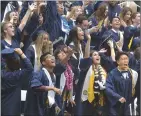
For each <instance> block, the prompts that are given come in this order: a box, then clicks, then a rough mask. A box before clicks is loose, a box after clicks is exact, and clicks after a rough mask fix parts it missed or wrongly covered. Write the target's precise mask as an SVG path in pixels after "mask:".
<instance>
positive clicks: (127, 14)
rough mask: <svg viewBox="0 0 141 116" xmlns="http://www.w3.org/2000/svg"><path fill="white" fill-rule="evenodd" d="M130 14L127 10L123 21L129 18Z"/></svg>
mask: <svg viewBox="0 0 141 116" xmlns="http://www.w3.org/2000/svg"><path fill="white" fill-rule="evenodd" d="M131 14H132V13H131V12H130V11H128V12H127V13H126V14H125V16H124V20H125V21H128V20H130V18H131Z"/></svg>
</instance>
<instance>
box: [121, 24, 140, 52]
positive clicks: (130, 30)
mask: <svg viewBox="0 0 141 116" xmlns="http://www.w3.org/2000/svg"><path fill="white" fill-rule="evenodd" d="M139 36H140V28H137V27H133V26H128V27H126V28H125V29H124V45H123V50H124V51H129V50H130V49H129V48H128V45H129V43H130V40H131V39H132V37H133V38H135V37H139ZM133 44H134V39H133V42H132V44H131V48H132V45H133Z"/></svg>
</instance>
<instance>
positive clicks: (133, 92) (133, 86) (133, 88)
mask: <svg viewBox="0 0 141 116" xmlns="http://www.w3.org/2000/svg"><path fill="white" fill-rule="evenodd" d="M129 72H130V74H131V79H132V97H133V96H134V95H135V82H134V79H133V73H132V70H131V69H130V68H129Z"/></svg>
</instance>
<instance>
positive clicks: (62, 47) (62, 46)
mask: <svg viewBox="0 0 141 116" xmlns="http://www.w3.org/2000/svg"><path fill="white" fill-rule="evenodd" d="M65 47H66V45H59V46H58V47H57V48H56V49H55V51H54V57H55V58H56V59H57V58H58V54H59V53H60V51H63V49H64V48H65Z"/></svg>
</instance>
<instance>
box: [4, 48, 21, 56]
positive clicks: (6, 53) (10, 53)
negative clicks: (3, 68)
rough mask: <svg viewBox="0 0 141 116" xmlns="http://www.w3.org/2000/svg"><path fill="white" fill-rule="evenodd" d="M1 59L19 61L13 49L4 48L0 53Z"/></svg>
mask: <svg viewBox="0 0 141 116" xmlns="http://www.w3.org/2000/svg"><path fill="white" fill-rule="evenodd" d="M1 55H2V58H4V59H7V58H13V59H19V56H18V55H17V54H16V53H15V51H14V48H6V49H3V50H2V51H1Z"/></svg>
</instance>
